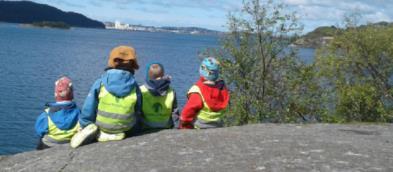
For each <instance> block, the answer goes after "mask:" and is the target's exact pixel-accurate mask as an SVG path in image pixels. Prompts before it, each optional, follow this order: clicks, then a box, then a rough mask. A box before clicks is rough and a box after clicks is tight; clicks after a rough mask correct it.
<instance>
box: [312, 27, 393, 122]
mask: <svg viewBox="0 0 393 172" xmlns="http://www.w3.org/2000/svg"><path fill="white" fill-rule="evenodd" d="M346 21H348V22H347V23H348V24H347V27H346V28H345V29H344V30H345V31H344V32H343V33H342V34H340V35H336V36H335V39H334V40H333V41H332V42H331V44H330V45H329V46H328V47H324V48H322V49H320V50H319V53H318V55H317V59H316V66H317V68H318V69H319V76H320V78H322V79H324V80H325V81H326V86H327V88H328V90H329V92H330V93H331V94H332V97H333V101H332V103H331V104H332V107H334V113H333V116H332V117H333V118H334V119H336V122H351V121H361V122H392V121H393V111H392V110H393V109H392V106H393V89H392V79H393V78H392V77H393V65H392V64H393V27H390V26H387V25H385V26H383V25H367V26H362V27H357V26H356V24H354V22H352V21H353V20H348V19H347V20H346Z"/></svg>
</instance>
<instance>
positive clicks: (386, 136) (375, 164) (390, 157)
mask: <svg viewBox="0 0 393 172" xmlns="http://www.w3.org/2000/svg"><path fill="white" fill-rule="evenodd" d="M0 171H72V172H73V171H84V172H85V171H104V172H107V171H143V172H145V171H146V172H160V171H168V172H171V171H200V172H202V171H225V172H228V171H236V172H237V171H325V172H331V171H367V172H369V171H376V172H378V171H393V125H392V124H383V125H367V124H351V125H334V124H308V125H295V124H279V125H276V124H259V125H249V126H241V127H230V128H222V129H211V130H199V131H198V130H165V131H160V132H156V133H151V134H146V135H142V136H137V137H132V138H128V139H126V140H123V141H118V142H109V143H95V144H90V145H86V146H83V147H80V148H78V149H71V148H70V147H69V146H68V145H64V146H61V147H57V148H51V149H47V150H44V151H32V152H25V153H20V154H16V155H12V156H5V157H0Z"/></svg>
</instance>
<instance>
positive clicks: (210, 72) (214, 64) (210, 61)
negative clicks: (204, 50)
mask: <svg viewBox="0 0 393 172" xmlns="http://www.w3.org/2000/svg"><path fill="white" fill-rule="evenodd" d="M199 74H200V75H201V76H202V77H203V78H205V79H206V80H209V81H216V80H217V79H218V77H219V74H220V63H219V62H218V61H217V60H216V59H215V58H213V57H207V58H205V59H203V61H202V64H201V66H200V68H199Z"/></svg>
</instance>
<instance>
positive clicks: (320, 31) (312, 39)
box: [295, 22, 393, 48]
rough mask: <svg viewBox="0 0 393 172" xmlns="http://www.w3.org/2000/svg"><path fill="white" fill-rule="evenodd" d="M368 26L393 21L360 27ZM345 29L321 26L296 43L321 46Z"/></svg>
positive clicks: (389, 25)
mask: <svg viewBox="0 0 393 172" xmlns="http://www.w3.org/2000/svg"><path fill="white" fill-rule="evenodd" d="M366 27H393V23H389V22H378V23H370V24H366V25H361V26H359V27H358V28H359V29H362V28H366ZM343 31H344V30H343V29H342V28H337V27H335V26H321V27H318V28H316V29H315V30H313V31H311V32H309V33H307V34H306V35H304V36H302V37H300V38H299V39H298V40H297V41H296V43H295V44H296V45H298V46H301V47H312V48H316V47H320V46H322V45H323V44H325V43H327V42H328V41H329V40H331V39H333V38H334V36H335V35H337V34H341V33H342V32H343Z"/></svg>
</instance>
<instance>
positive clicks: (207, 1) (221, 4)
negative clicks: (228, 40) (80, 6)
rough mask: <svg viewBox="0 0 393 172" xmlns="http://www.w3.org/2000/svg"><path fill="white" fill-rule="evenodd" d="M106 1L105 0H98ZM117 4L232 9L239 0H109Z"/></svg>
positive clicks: (237, 5)
mask: <svg viewBox="0 0 393 172" xmlns="http://www.w3.org/2000/svg"><path fill="white" fill-rule="evenodd" d="M99 1H101V2H108V1H106V0H99ZM110 2H112V3H115V4H117V5H119V6H127V5H130V4H132V5H135V4H138V5H146V6H154V7H162V8H166V9H168V8H194V9H201V10H225V11H228V10H233V9H236V8H239V6H240V5H241V1H239V0H235V1H234V0H230V1H228V0H160V1H157V0H112V1H110Z"/></svg>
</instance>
